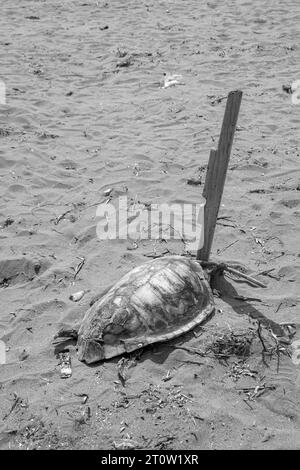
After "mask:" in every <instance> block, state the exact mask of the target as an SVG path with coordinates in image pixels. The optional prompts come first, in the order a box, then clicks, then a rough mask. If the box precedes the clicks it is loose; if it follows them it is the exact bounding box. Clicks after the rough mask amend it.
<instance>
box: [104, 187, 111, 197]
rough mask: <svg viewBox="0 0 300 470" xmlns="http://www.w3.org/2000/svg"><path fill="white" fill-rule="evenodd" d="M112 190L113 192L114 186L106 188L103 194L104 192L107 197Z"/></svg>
mask: <svg viewBox="0 0 300 470" xmlns="http://www.w3.org/2000/svg"><path fill="white" fill-rule="evenodd" d="M111 192H112V188H108V189H106V190H105V191H104V193H103V194H104V196H105V197H107V196H109V195H110V194H111Z"/></svg>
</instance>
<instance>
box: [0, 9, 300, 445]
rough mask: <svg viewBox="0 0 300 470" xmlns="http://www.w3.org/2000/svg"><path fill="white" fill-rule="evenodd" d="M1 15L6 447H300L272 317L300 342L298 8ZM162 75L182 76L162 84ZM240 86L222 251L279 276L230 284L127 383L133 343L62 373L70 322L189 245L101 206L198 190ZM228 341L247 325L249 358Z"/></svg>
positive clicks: (146, 355) (0, 286)
mask: <svg viewBox="0 0 300 470" xmlns="http://www.w3.org/2000/svg"><path fill="white" fill-rule="evenodd" d="M0 11H1V15H0V30H1V36H0V54H1V56H0V59H1V64H2V67H1V75H0V80H1V82H2V83H4V84H5V88H6V96H5V103H2V104H0V143H1V146H0V196H1V198H0V340H1V341H2V342H3V343H4V344H5V349H6V363H5V364H1V365H0V396H1V399H0V449H123V448H124V445H125V444H124V442H127V445H128V446H129V447H128V448H131V449H156V450H164V449H166V450H167V449H171V450H175V449H178V450H180V449H299V448H300V444H299V443H300V408H299V405H300V399H299V397H300V395H299V390H300V364H299V365H298V364H297V362H298V361H295V360H293V358H292V357H291V355H288V354H287V351H288V348H287V349H285V348H283V350H282V351H279V352H278V345H277V343H276V339H274V338H273V337H272V335H271V333H270V331H269V330H268V328H269V326H270V325H271V326H272V325H273V326H274V330H273V331H275V330H276V325H278V324H279V323H288V324H293V328H294V330H293V338H292V341H293V342H296V341H298V340H300V329H299V326H300V321H299V318H300V317H299V300H300V294H299V292H300V290H299V277H298V276H299V274H300V251H299V231H300V192H299V191H300V182H299V175H300V164H299V156H300V155H299V154H300V147H299V138H300V130H299V128H300V105H298V106H297V105H293V104H292V102H291V97H290V95H288V94H287V93H285V92H284V91H283V90H282V86H283V85H286V84H289V83H291V82H292V81H293V80H296V79H299V78H300V74H299V63H300V53H299V50H300V49H299V24H300V7H299V2H297V1H296V0H293V1H289V0H288V1H285V2H284V1H283V0H273V1H271V2H270V1H266V0H252V1H251V2H250V1H247V0H235V1H234V0H225V1H224V2H217V1H215V0H213V1H209V2H202V1H199V0H197V1H196V0H172V1H171V0H162V1H154V0H147V1H145V0H140V1H136V0H128V1H124V0H123V1H122V0H107V1H102V0H99V1H95V0H87V1H85V0H72V1H71V0H64V1H63V0H10V1H9V2H2V4H1V7H0ZM164 73H170V74H180V75H181V76H182V78H183V82H184V83H183V84H178V85H175V86H172V87H168V88H163V87H162V83H163V79H164V75H163V74H164ZM236 89H239V90H242V92H243V99H242V103H241V108H240V113H239V118H238V126H237V129H236V133H235V139H234V143H233V148H232V153H231V158H230V164H229V169H228V174H227V179H226V184H225V189H224V194H223V199H222V205H221V208H220V212H219V220H218V224H217V227H216V233H215V238H214V243H213V247H212V253H211V255H212V258H213V259H214V260H216V261H220V262H221V261H224V262H228V263H231V264H232V265H233V266H237V267H239V269H241V267H242V268H244V269H245V272H246V271H247V272H248V273H249V274H251V275H253V276H254V277H256V279H258V280H260V281H261V282H263V283H265V284H266V288H260V287H254V286H250V285H249V284H248V283H245V282H242V281H241V279H240V278H237V277H235V276H229V275H227V276H225V277H224V278H223V279H220V280H219V282H218V285H216V288H215V290H214V294H215V304H216V314H215V315H214V316H213V317H212V318H211V319H210V320H209V321H208V322H207V323H206V324H205V325H203V326H202V327H198V328H196V329H195V330H194V331H191V332H189V333H187V334H186V335H184V336H181V337H179V338H177V339H174V340H172V341H170V342H167V343H162V344H156V345H153V346H149V347H147V348H145V349H144V350H140V351H136V353H133V354H131V355H130V356H129V357H126V358H125V363H124V364H125V365H126V367H125V369H126V370H125V380H120V374H119V373H118V370H119V369H118V367H119V366H118V363H119V360H120V357H116V358H114V359H112V360H109V361H105V362H103V363H100V364H96V365H93V366H87V365H86V364H84V363H82V362H80V361H78V359H77V356H76V349H75V345H74V344H72V343H71V342H70V344H69V345H68V347H69V353H70V355H71V358H72V376H71V377H69V378H67V379H62V378H61V376H60V366H59V359H58V356H57V352H58V350H57V347H56V346H55V344H54V343H53V338H54V336H55V334H56V333H57V331H58V330H59V328H60V327H61V325H62V324H64V323H68V324H75V323H76V322H80V320H81V319H82V318H83V316H84V314H85V312H86V311H87V309H88V308H89V304H90V301H91V299H92V298H93V297H94V296H95V295H96V294H99V293H100V292H102V291H103V290H104V289H105V288H107V287H108V286H109V285H111V284H112V283H114V282H116V281H118V280H119V279H120V278H121V277H122V276H123V275H124V274H125V273H127V272H128V271H130V270H131V269H132V268H134V267H136V266H138V265H139V264H142V263H144V262H145V261H147V260H149V259H150V258H151V257H152V256H158V255H160V254H166V253H167V254H179V255H185V254H187V252H186V246H185V243H184V241H182V240H151V239H150V240H141V241H137V242H136V243H135V242H133V241H132V240H126V239H119V240H118V239H117V240H101V239H99V237H98V236H97V233H96V228H97V223H98V218H97V214H96V210H97V207H98V206H99V204H103V203H105V202H107V201H109V202H112V203H113V202H115V201H116V200H117V199H118V198H119V197H120V196H126V197H127V198H128V200H129V201H131V202H132V203H139V204H144V205H145V206H147V205H149V204H162V203H166V204H174V203H198V202H199V201H200V200H201V197H202V190H203V183H204V181H205V173H206V167H207V162H208V157H209V152H210V149H211V148H215V147H216V146H217V144H218V139H219V133H220V129H221V124H222V119H223V115H224V109H225V104H226V99H225V98H226V97H227V95H228V93H229V92H230V91H231V90H236ZM191 179H193V180H197V181H198V182H199V184H188V183H189V182H190V180H191ZM200 183H201V184H200ZM108 190H111V191H108ZM82 260H83V261H84V263H83V264H82V266H81V269H80V270H79V272H78V273H76V267H78V265H79V263H80V262H81V261H82ZM82 290H84V291H86V293H85V295H84V297H83V298H82V299H81V300H80V301H79V302H77V303H74V302H72V301H71V300H70V299H69V296H70V295H71V294H73V293H75V292H78V291H82ZM259 322H260V323H261V325H262V328H263V335H264V338H265V345H266V348H267V349H268V350H269V351H270V350H272V351H273V353H272V354H263V344H262V342H261V341H260V338H259V335H258V334H257V328H258V325H259V324H260V323H259ZM275 333H276V331H275ZM224 338H225V339H226V340H229V339H230V338H231V339H232V338H234V340H237V338H240V339H241V338H242V340H241V341H242V342H243V341H244V343H243V345H244V346H243V347H245V348H246V357H245V354H241V351H240V350H238V349H237V348H236V349H234V348H233V349H232V350H230V352H228V350H226V353H225V354H224V347H223V346H222V344H221V343H222V341H223V340H224ZM246 343H247V344H246ZM299 344H300V343H299ZM222 347H223V349H222ZM276 348H277V349H276ZM195 351H196V352H195ZM218 351H219V353H218ZM289 351H290V349H289ZM201 352H202V353H201ZM242 352H243V353H245V349H243V351H242ZM227 353H228V354H227ZM299 362H300V361H299Z"/></svg>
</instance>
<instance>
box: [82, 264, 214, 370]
mask: <svg viewBox="0 0 300 470" xmlns="http://www.w3.org/2000/svg"><path fill="white" fill-rule="evenodd" d="M213 310H214V301H213V295H212V292H211V289H210V286H209V283H208V281H207V280H206V278H205V275H204V272H203V270H202V268H201V266H200V264H199V263H198V262H197V261H193V260H191V259H188V258H184V257H181V256H169V257H164V258H157V259H154V260H151V261H149V262H147V263H145V264H143V265H141V266H138V267H137V268H135V269H133V270H132V271H130V272H129V273H128V274H126V275H125V276H124V277H123V278H122V279H121V280H120V281H119V282H117V283H116V284H115V285H114V286H113V287H112V288H111V289H110V290H109V291H108V292H107V293H106V294H105V295H104V296H103V297H102V298H101V299H100V300H98V301H97V302H96V303H95V304H94V305H92V307H91V308H90V309H89V310H88V311H87V313H86V315H85V317H84V319H83V321H82V323H81V326H80V328H79V331H78V342H77V347H78V358H79V360H80V361H85V362H86V363H88V364H90V363H93V362H98V361H101V360H103V359H109V358H111V357H114V356H118V355H120V354H123V353H124V352H131V351H134V350H136V349H139V348H142V347H143V346H146V345H148V344H151V343H156V342H160V341H168V340H170V339H172V338H175V337H176V336H179V335H182V334H183V333H185V332H187V331H189V330H191V329H192V328H194V327H195V326H196V325H199V324H201V323H203V321H204V320H206V319H207V318H208V317H209V316H210V315H211V314H212V312H213Z"/></svg>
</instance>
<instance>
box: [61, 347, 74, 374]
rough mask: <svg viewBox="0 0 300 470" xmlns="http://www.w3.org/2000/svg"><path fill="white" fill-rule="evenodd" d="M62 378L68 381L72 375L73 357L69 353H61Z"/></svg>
mask: <svg viewBox="0 0 300 470" xmlns="http://www.w3.org/2000/svg"><path fill="white" fill-rule="evenodd" d="M59 358H60V361H61V362H60V377H61V378H62V379H68V378H69V377H71V375H72V368H71V357H70V354H69V353H68V352H64V353H60V355H59Z"/></svg>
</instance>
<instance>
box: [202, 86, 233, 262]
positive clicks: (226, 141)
mask: <svg viewBox="0 0 300 470" xmlns="http://www.w3.org/2000/svg"><path fill="white" fill-rule="evenodd" d="M241 101H242V92H241V91H240V90H236V91H231V92H230V93H229V94H228V98H227V103H226V109H225V114H224V118H223V124H222V129H221V134H220V139H219V144H218V148H217V150H211V152H210V156H209V161H208V168H207V173H206V179H205V184H204V189H203V197H204V198H205V199H206V204H205V208H204V245H203V247H202V248H201V249H200V250H198V252H197V259H201V260H203V261H208V259H209V255H210V250H211V246H212V242H213V238H214V233H215V227H216V223H217V217H218V212H219V207H220V203H221V199H222V194H223V189H224V184H225V179H226V173H227V168H228V163H229V158H230V152H231V147H232V142H233V138H234V133H235V128H236V123H237V119H238V114H239V110H240V104H241Z"/></svg>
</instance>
